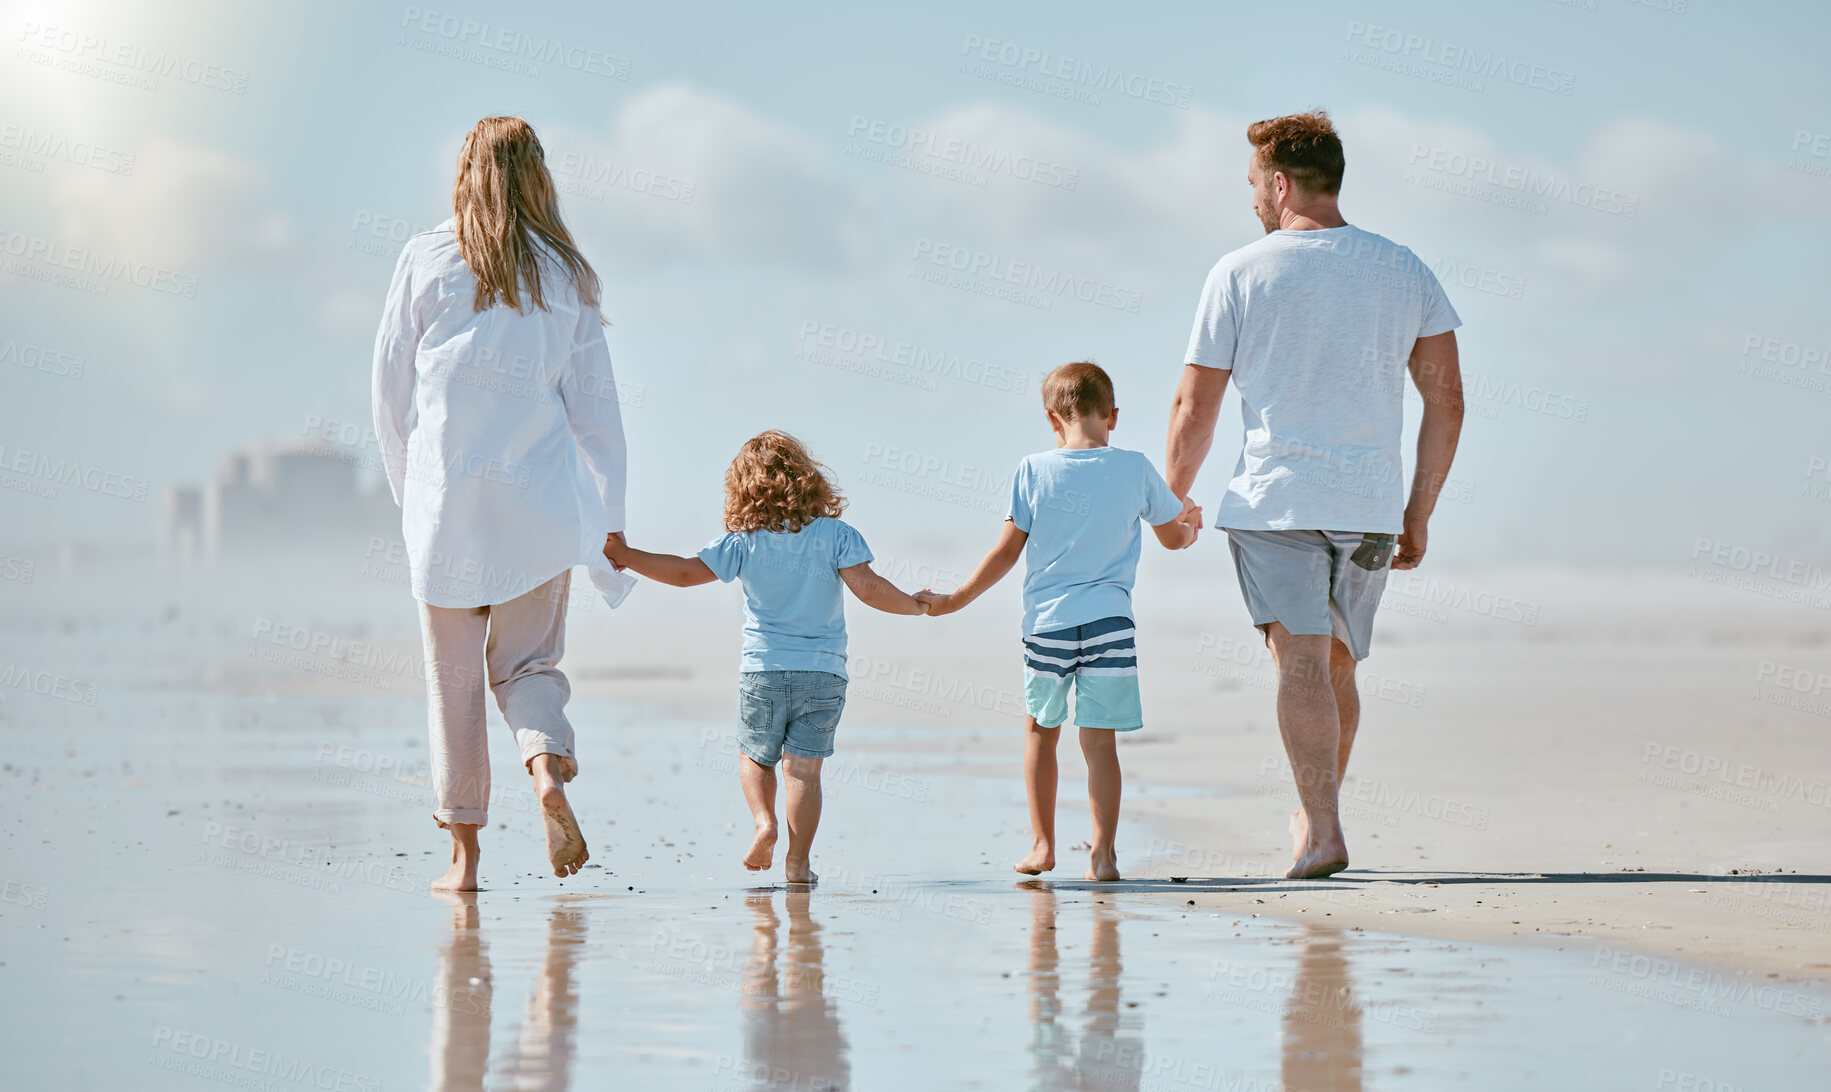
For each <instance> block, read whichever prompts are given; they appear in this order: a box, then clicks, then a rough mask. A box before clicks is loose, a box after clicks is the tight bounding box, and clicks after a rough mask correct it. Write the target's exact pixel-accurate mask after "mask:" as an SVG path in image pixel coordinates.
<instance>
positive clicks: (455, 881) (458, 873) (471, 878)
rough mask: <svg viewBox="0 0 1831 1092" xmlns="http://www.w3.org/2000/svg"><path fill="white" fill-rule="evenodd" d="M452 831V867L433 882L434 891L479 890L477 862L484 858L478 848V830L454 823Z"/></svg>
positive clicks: (465, 824)
mask: <svg viewBox="0 0 1831 1092" xmlns="http://www.w3.org/2000/svg"><path fill="white" fill-rule="evenodd" d="M446 829H448V830H450V831H451V867H450V868H448V869H446V870H445V875H443V876H440V877H439V878H438V879H436V880H434V881H432V890H434V891H475V890H477V860H478V858H480V857H482V856H483V853H482V850H481V849H479V848H478V846H477V828H476V827H475V826H472V825H470V824H468V823H453V824H451V825H450V826H449V827H447V828H446Z"/></svg>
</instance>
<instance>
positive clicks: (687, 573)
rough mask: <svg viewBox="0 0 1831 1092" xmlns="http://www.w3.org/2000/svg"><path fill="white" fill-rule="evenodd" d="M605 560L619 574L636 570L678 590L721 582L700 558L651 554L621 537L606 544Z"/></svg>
mask: <svg viewBox="0 0 1831 1092" xmlns="http://www.w3.org/2000/svg"><path fill="white" fill-rule="evenodd" d="M604 556H605V557H607V558H609V559H610V563H611V564H612V565H615V566H616V567H617V569H618V571H622V570H624V569H634V570H635V571H636V572H638V573H641V574H642V575H643V576H646V577H648V578H649V579H650V580H653V581H655V582H656V583H658V584H669V585H672V586H673V587H676V588H691V587H695V586H697V585H700V584H710V583H712V582H713V581H714V580H717V579H718V577H717V576H716V575H714V574H713V572H712V569H711V567H709V566H708V565H707V564H706V563H705V562H703V561H701V560H700V559H699V558H697V557H681V556H680V555H679V554H651V553H649V552H648V551H647V550H638V549H636V548H635V547H633V546H631V545H629V544H628V543H626V542H624V541H623V536H622V535H611V536H610V541H608V542H606V543H605V544H604Z"/></svg>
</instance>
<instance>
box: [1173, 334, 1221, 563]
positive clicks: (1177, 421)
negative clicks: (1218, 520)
mask: <svg viewBox="0 0 1831 1092" xmlns="http://www.w3.org/2000/svg"><path fill="white" fill-rule="evenodd" d="M1232 377H1233V373H1232V372H1231V371H1227V370H1224V369H1221V368H1203V367H1200V366H1199V365H1195V364H1188V365H1185V366H1184V367H1183V377H1182V381H1181V382H1179V383H1178V384H1177V385H1176V398H1175V400H1174V401H1172V402H1171V403H1170V440H1169V443H1168V444H1167V445H1166V447H1165V451H1164V470H1165V473H1164V480H1165V481H1167V482H1169V483H1170V492H1172V493H1175V494H1176V495H1177V496H1178V497H1180V498H1182V501H1183V504H1184V505H1185V506H1187V507H1185V509H1184V512H1185V514H1186V513H1187V511H1188V507H1193V503H1192V502H1191V501H1190V500H1189V490H1191V489H1194V488H1195V475H1196V474H1197V473H1199V472H1200V471H1201V469H1202V461H1203V460H1205V459H1207V458H1208V449H1209V448H1210V447H1211V446H1213V444H1214V423H1215V421H1217V420H1218V419H1219V418H1220V415H1221V399H1222V398H1223V397H1225V396H1226V394H1227V380H1228V379H1230V378H1232ZM1165 545H1168V543H1166V544H1165Z"/></svg>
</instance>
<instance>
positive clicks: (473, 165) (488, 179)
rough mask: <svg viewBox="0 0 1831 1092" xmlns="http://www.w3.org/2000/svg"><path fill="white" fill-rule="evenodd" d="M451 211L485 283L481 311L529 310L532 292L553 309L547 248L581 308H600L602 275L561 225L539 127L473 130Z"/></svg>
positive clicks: (487, 122)
mask: <svg viewBox="0 0 1831 1092" xmlns="http://www.w3.org/2000/svg"><path fill="white" fill-rule="evenodd" d="M451 208H452V219H453V226H454V231H455V232H456V234H457V236H458V250H459V252H461V253H462V254H463V255H464V264H465V265H467V266H469V267H470V271H471V273H472V274H474V275H475V276H476V278H477V296H476V299H475V300H474V301H473V304H474V307H475V309H476V310H478V311H483V310H486V309H487V308H490V307H494V306H495V305H496V304H497V303H503V304H506V305H508V306H510V307H513V308H514V309H515V310H517V311H524V310H525V309H524V308H523V307H522V291H523V289H524V288H525V289H526V291H527V294H528V296H529V298H530V299H531V300H532V302H533V304H534V306H535V307H537V308H539V309H540V310H542V311H545V310H547V309H548V308H547V297H546V294H545V292H544V291H543V286H542V284H541V270H540V264H541V263H540V259H541V254H540V250H541V249H542V248H544V249H545V250H546V251H547V253H548V254H550V255H552V256H553V257H554V258H556V259H558V260H559V262H560V264H561V265H563V266H565V268H566V271H567V273H568V274H570V276H571V278H572V283H573V285H574V286H575V287H576V288H577V290H578V295H579V302H580V303H581V304H583V305H584V306H586V307H596V306H597V305H598V292H599V283H598V275H597V273H596V272H595V271H594V270H593V269H592V268H591V263H589V262H587V261H586V260H585V256H584V255H583V254H580V253H579V250H578V247H576V246H575V245H573V242H572V233H571V232H569V231H567V230H566V225H565V224H564V223H562V222H561V221H560V217H559V200H558V198H557V197H556V196H555V194H554V187H553V176H552V175H551V174H548V173H547V154H546V152H545V150H543V149H542V148H541V146H540V138H539V137H538V136H535V135H534V127H533V126H532V125H529V124H528V123H527V122H525V121H523V120H522V119H520V118H484V119H483V120H482V121H479V122H478V123H477V124H476V126H475V127H473V128H472V129H471V131H470V135H469V136H467V137H465V138H464V150H463V151H461V152H459V153H458V180H457V182H456V184H454V185H453V186H452V191H451ZM536 239H538V240H539V244H540V245H539V246H537V245H536V243H535V240H536Z"/></svg>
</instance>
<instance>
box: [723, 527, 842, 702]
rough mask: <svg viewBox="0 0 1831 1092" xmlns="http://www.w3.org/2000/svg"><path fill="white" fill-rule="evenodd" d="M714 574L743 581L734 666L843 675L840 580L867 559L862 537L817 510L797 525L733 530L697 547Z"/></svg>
mask: <svg viewBox="0 0 1831 1092" xmlns="http://www.w3.org/2000/svg"><path fill="white" fill-rule="evenodd" d="M699 559H700V560H701V561H703V562H705V563H706V567H707V568H708V569H711V570H712V575H714V576H716V577H718V578H719V579H720V580H723V581H725V582H726V583H730V582H731V581H732V580H739V581H741V582H742V583H743V585H744V658H743V662H742V664H741V666H739V668H738V670H739V671H830V672H832V673H833V674H835V675H838V676H840V677H841V678H845V677H847V676H846V612H845V600H844V590H845V589H844V587H843V584H844V581H842V580H840V578H839V570H841V569H849V568H851V567H852V566H854V565H862V564H863V563H865V562H867V561H870V560H871V547H869V546H866V545H865V536H863V535H861V534H859V533H858V531H857V530H856V529H854V528H853V527H852V525H851V524H849V523H847V522H845V521H844V520H837V519H831V518H828V517H826V516H822V517H820V518H819V519H816V520H814V521H813V522H812V523H810V524H808V525H807V526H805V527H803V528H801V530H799V531H792V532H791V531H733V532H731V533H729V534H725V535H722V536H720V537H718V538H715V539H713V540H712V541H711V542H709V543H707V544H706V547H705V549H703V550H701V551H699Z"/></svg>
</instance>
